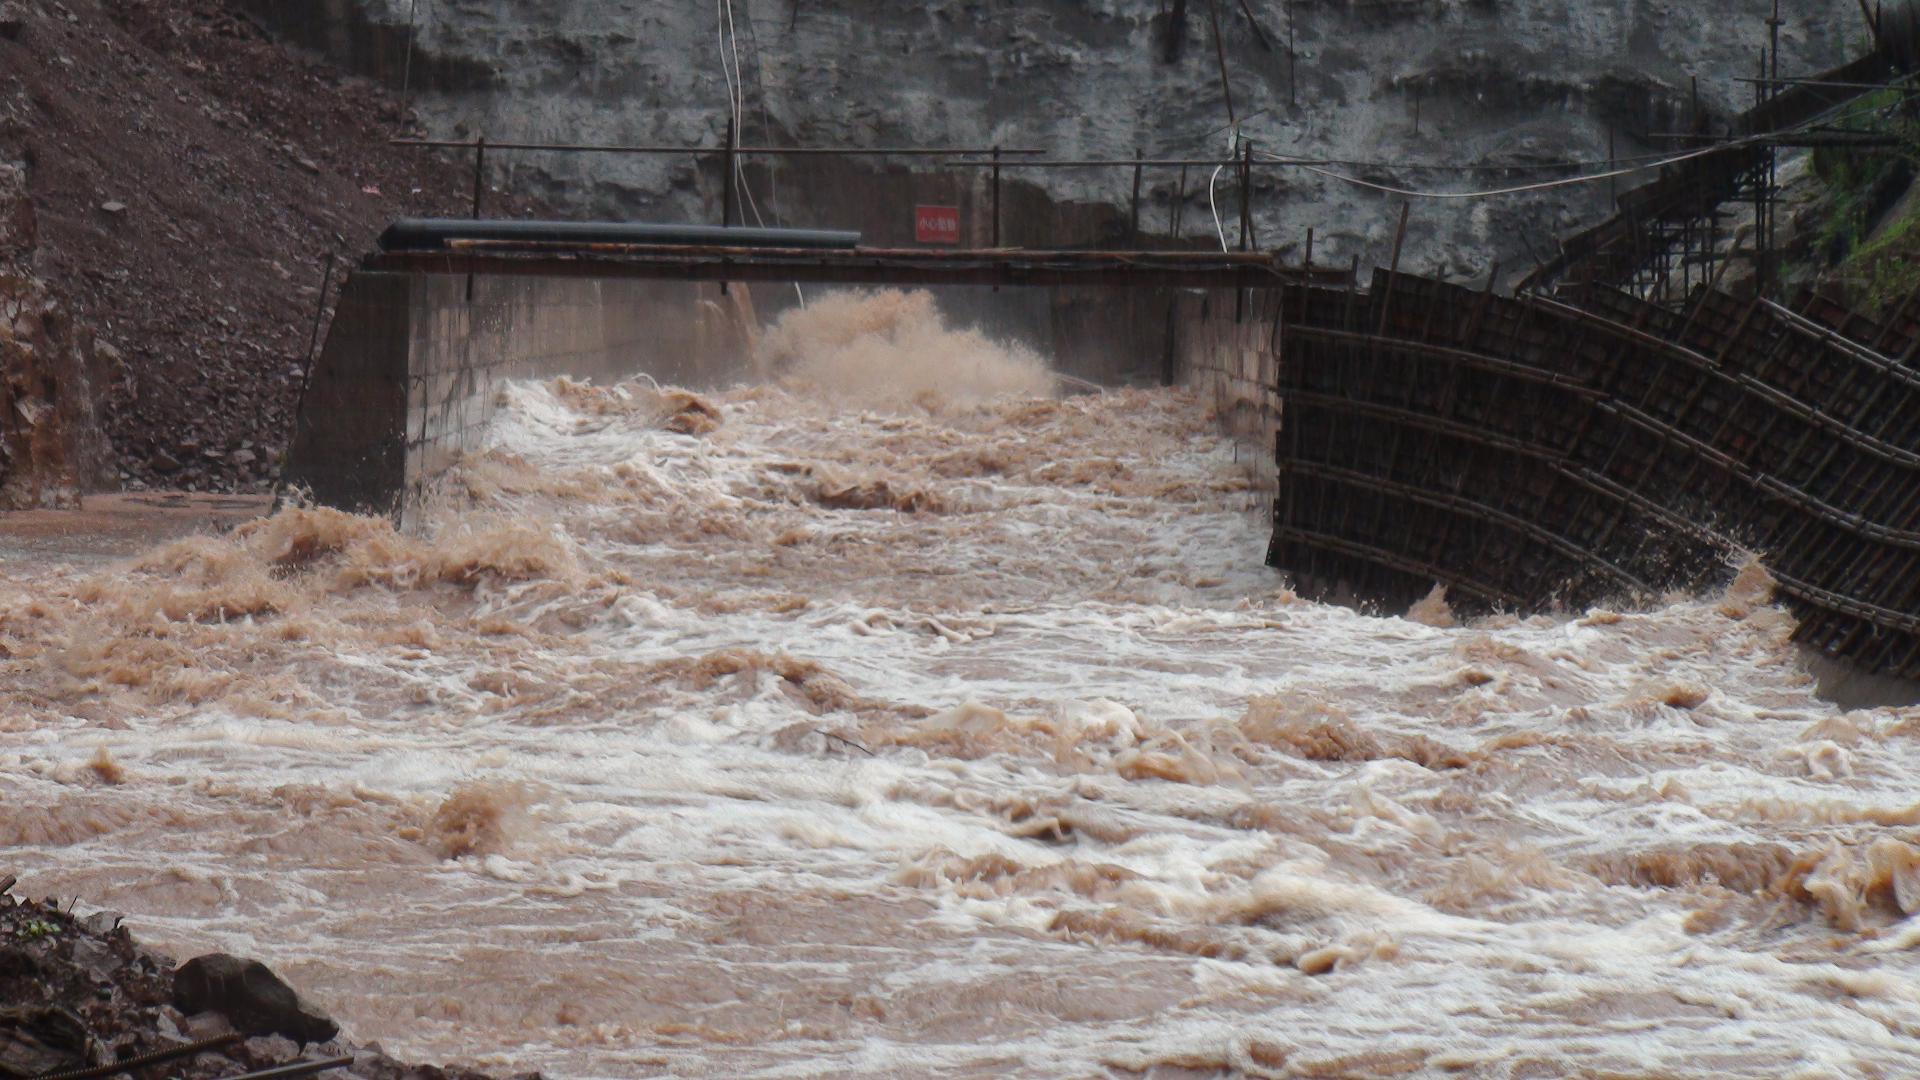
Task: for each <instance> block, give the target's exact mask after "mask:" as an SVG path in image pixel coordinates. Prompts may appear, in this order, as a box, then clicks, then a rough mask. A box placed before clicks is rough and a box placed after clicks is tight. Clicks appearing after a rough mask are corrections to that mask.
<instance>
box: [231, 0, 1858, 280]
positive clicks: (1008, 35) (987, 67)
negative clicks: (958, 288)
mask: <svg viewBox="0 0 1920 1080" xmlns="http://www.w3.org/2000/svg"><path fill="white" fill-rule="evenodd" d="M241 2H243V3H246V4H247V5H248V6H249V8H251V9H253V10H255V11H258V12H259V13H260V15H261V17H262V18H263V19H266V20H268V21H269V22H270V23H271V24H272V25H273V26H275V27H276V28H277V29H278V30H279V31H280V32H283V33H286V34H288V35H291V36H294V37H296V38H298V39H300V40H303V41H309V42H312V43H314V44H315V45H317V46H322V47H326V48H329V49H331V50H333V51H334V53H335V55H337V56H340V57H342V58H343V60H344V61H346V62H349V63H352V64H354V65H357V66H358V67H359V68H360V69H361V70H366V71H373V72H377V73H380V74H382V75H383V76H384V77H388V78H392V79H393V80H394V81H396V82H397V81H399V79H400V78H401V77H402V68H403V67H404V66H405V65H406V64H407V60H406V54H405V49H404V48H403V47H402V46H403V44H404V41H405V38H406V36H407V34H408V27H409V25H410V23H411V24H412V25H413V26H414V27H415V30H414V35H415V36H416V38H417V42H418V45H417V51H416V54H415V55H414V56H413V57H412V60H411V79H412V84H413V86H414V88H415V90H416V92H417V93H419V94H420V100H421V112H422V115H423V117H425V118H426V119H427V120H428V121H429V122H430V126H431V127H432V129H433V130H434V132H435V133H436V134H440V135H459V134H485V135H487V136H488V137H489V138H491V139H495V140H502V139H528V140H540V141H559V142H566V141H591V142H612V143H666V144H679V145H686V144H695V143H699V144H706V145H718V144H719V143H720V141H721V138H722V132H723V131H724V126H725V118H726V115H727V112H728V100H729V94H728V89H727V85H728V76H727V75H726V74H725V73H724V72H725V71H726V70H727V69H728V68H730V65H731V64H732V62H733V58H734V57H733V52H734V49H733V46H732V45H731V44H729V45H728V46H727V47H725V48H724V49H723V47H722V44H721V41H722V38H721V23H722V22H723V21H724V20H725V19H726V18H727V17H728V15H729V13H730V17H731V22H732V25H733V28H734V31H735V33H734V37H735V39H737V48H738V59H739V67H740V71H741V75H742V78H741V80H740V81H741V83H742V84H743V86H744V91H745V107H744V110H743V113H744V119H745V124H744V128H743V130H744V132H745V141H746V142H747V143H749V144H753V143H759V142H763V141H765V142H772V143H776V144H777V143H785V142H789V141H791V142H798V143H805V144H815V145H851V146H887V145H921V146H926V145H943V144H945V145H952V144H971V145H975V146H983V145H993V144H1000V145H1005V146H1010V147H1015V146H1025V147H1039V148H1044V149H1046V150H1049V151H1051V152H1054V153H1058V154H1061V155H1068V156H1083V155H1084V156H1092V157H1119V158H1125V157H1131V156H1132V155H1133V153H1134V151H1135V150H1136V149H1138V150H1142V151H1144V152H1145V153H1146V154H1147V155H1148V156H1150V157H1151V156H1160V155H1177V156H1186V155H1209V156H1213V155H1219V154H1221V153H1223V152H1224V151H1225V150H1226V145H1227V144H1226V135H1225V130H1226V128H1227V125H1228V106H1227V103H1226V100H1225V95H1224V94H1223V92H1222V89H1221V80H1220V65H1219V62H1218V60H1217V58H1216V50H1215V38H1214V34H1213V30H1212V28H1211V27H1212V21H1211V19H1210V16H1209V12H1210V10H1213V9H1212V7H1211V6H1210V5H1206V4H1201V3H1198V2H1195V3H1186V2H1184V0H1172V2H1167V0H1163V2H1161V3H1157V4H1156V3H1141V2H1137V0H1129V2H1125V3H1122V2H1118V0H1091V2H1089V0H1074V2H1071V3H1069V2H1065V0H1034V2H1026V3H1007V2H1005V0H998V2H991V3H981V2H979V0H930V2H926V3H915V4H899V3H876V2H874V0H858V2H851V3H836V4H819V3H803V2H801V0H792V2H778V3H776V2H773V0H730V2H729V3H727V4H726V5H715V4H636V3H633V2H632V0H566V2H562V3H549V4H527V3H523V2H520V0H460V2H458V3H451V4H447V3H436V4H414V3H412V2H411V0H341V2H340V3H336V4H329V5H312V4H286V3H281V2H278V0H241ZM1773 6H1774V0H1729V2H1725V3H1712V4H1707V3H1690V2H1677V0H1575V2H1568V0H1499V2H1497V3H1496V2H1494V0H1342V2H1339V3H1325V2H1318V3H1316V2H1305V0H1303V2H1301V3H1298V4H1295V3H1290V2H1286V0H1253V2H1252V3H1248V4H1244V5H1243V4H1232V3H1225V2H1222V3H1219V4H1218V5H1217V12H1218V19H1219V25H1220V28H1221V34H1220V40H1222V41H1223V42H1224V44H1225V54H1226V60H1225V62H1226V67H1227V69H1228V72H1229V78H1230V84H1231V86H1232V93H1233V112H1234V114H1235V115H1236V116H1237V117H1239V118H1240V119H1241V120H1242V121H1243V122H1244V123H1245V131H1246V133H1247V135H1248V137H1249V138H1251V139H1253V140H1255V141H1256V143H1257V147H1258V149H1259V150H1260V151H1270V152H1272V153H1275V154H1280V155H1286V156H1290V157H1303V158H1309V159H1319V160H1327V159H1333V160H1336V161H1339V162H1342V163H1343V164H1340V165H1337V166H1335V168H1337V169H1338V170H1340V171H1343V172H1347V173H1351V174H1355V175H1358V176H1361V177H1363V178H1366V179H1369V180H1373V181H1376V182H1379V183H1383V184H1386V185H1389V186H1402V187H1412V188H1421V189H1435V188H1439V189H1447V190H1466V189H1484V188H1497V187H1505V186H1511V185H1517V184H1524V183H1527V182H1530V181H1533V180H1537V179H1539V178H1540V177H1541V176H1542V175H1555V174H1553V173H1545V174H1543V173H1542V172H1541V171H1539V170H1537V169H1530V168H1529V167H1530V166H1537V165H1539V164H1542V163H1549V162H1557V161H1566V160H1586V161H1593V160H1596V159H1602V160H1603V159H1605V158H1606V157H1607V156H1608V144H1609V135H1610V132H1612V133H1613V135H1614V138H1613V141H1614V143H1615V151H1616V153H1618V154H1619V155H1621V156H1630V155H1634V154H1644V153H1648V152H1653V151H1658V150H1661V149H1665V148H1669V147H1671V146H1673V145H1674V143H1673V142H1672V141H1671V140H1666V139H1658V138H1654V137H1653V136H1657V135H1660V134H1662V133H1673V132H1676V131H1679V130H1682V129H1683V127H1682V126H1683V125H1685V124H1686V123H1688V121H1689V120H1690V117H1689V116H1688V115H1687V113H1688V112H1689V111H1690V108H1691V106H1690V102H1691V95H1692V87H1693V82H1692V80H1693V78H1694V77H1696V76H1697V77H1698V83H1699V93H1700V97H1701V100H1702V103H1703V105H1704V107H1705V108H1706V109H1707V110H1709V111H1710V112H1711V113H1712V114H1713V115H1716V116H1719V117H1725V116H1728V115H1731V114H1733V113H1735V112H1738V111H1739V110H1741V109H1744V108H1746V107H1747V106H1749V105H1751V104H1752V102H1753V88H1752V86H1751V85H1749V84H1746V83H1742V82H1739V81H1737V78H1738V77H1741V76H1748V75H1751V74H1752V73H1753V71H1754V66H1755V63H1756V58H1757V55H1758V50H1759V49H1760V48H1761V47H1762V46H1763V45H1764V44H1766V43H1767V40H1768V32H1767V27H1766V24H1765V21H1764V20H1765V19H1766V17H1767V15H1768V14H1769V12H1771V11H1772V10H1773ZM1783 14H1784V15H1785V17H1786V22H1785V24H1784V25H1783V26H1782V27H1781V58H1780V70H1781V72H1782V73H1783V74H1784V73H1791V74H1807V73H1812V72H1817V71H1822V70H1826V69H1827V68H1830V67H1831V66H1833V65H1834V64H1836V63H1838V62H1840V61H1841V60H1843V59H1844V58H1845V57H1847V56H1848V55H1850V54H1852V53H1854V52H1856V51H1858V50H1859V49H1860V48H1861V47H1863V46H1864V41H1865V33H1864V29H1863V23H1862V21H1861V17H1860V11H1859V7H1858V5H1857V4H1856V3H1855V0H1806V2H1803V3H1796V4H1792V5H1789V6H1788V7H1786V8H1784V9H1783ZM1249 15H1250V16H1251V18H1249ZM1290 22H1291V24H1292V25H1291V27H1290V26H1289V24H1290ZM1256 28H1257V29H1256ZM1290 30H1291V40H1292V43H1293V44H1292V54H1291V55H1290V54H1289V44H1288V42H1289V32H1290ZM1170 54H1171V59H1170V58H1169V56H1170ZM723 65H724V66H723ZM1355 162H1361V163H1389V164H1392V163H1404V162H1419V163H1432V162H1443V163H1456V164H1461V165H1468V166H1477V165H1481V164H1484V163H1487V162H1498V163H1502V164H1514V165H1517V166H1519V167H1520V168H1519V170H1518V171H1510V172H1499V171H1492V172H1473V173H1460V172H1432V171H1425V170H1419V169H1403V168H1391V167H1384V166H1382V165H1378V164H1353V163H1355ZM831 167H832V166H831V164H830V163H812V162H801V161H793V162H790V163H788V164H787V165H785V166H783V167H782V168H783V170H784V171H783V173H782V176H781V177H780V178H779V180H780V185H782V186H784V187H785V188H786V190H787V193H788V196H789V198H788V199H786V200H781V199H780V198H779V188H778V187H776V185H774V184H770V183H765V182H762V183H760V184H758V185H757V191H758V196H759V198H760V199H761V200H762V201H763V203H772V204H775V205H777V207H778V210H779V211H780V213H781V215H782V216H783V217H784V218H785V219H787V220H789V221H791V222H792V223H794V224H800V225H832V224H836V223H838V222H849V221H859V220H860V214H861V213H862V210H863V207H862V206H860V205H858V203H859V202H860V201H861V200H863V199H866V198H868V197H869V196H868V195H866V194H865V193H862V192H861V191H860V190H859V185H854V184H844V183H843V184H842V185H841V186H842V187H843V188H844V189H845V190H846V195H845V197H843V198H841V199H840V200H838V201H837V202H836V200H835V199H834V198H833V197H832V193H831V192H820V191H818V190H817V188H818V187H819V185H807V184H806V179H805V177H804V176H803V175H801V170H804V169H814V170H819V169H827V168H831ZM496 175H497V176H498V178H499V179H500V180H501V182H502V183H503V184H504V185H506V186H509V187H510V188H512V189H514V190H525V191H532V192H541V193H551V194H553V195H554V197H556V198H561V199H566V200H570V201H571V202H572V203H573V204H575V205H579V206H581V207H583V208H585V209H589V210H591V211H593V212H596V213H620V214H633V215H637V216H642V217H651V218H662V219H674V218H686V217H692V216H710V215H711V214H712V213H714V212H715V209H716V208H717V206H718V205H719V190H720V189H719V177H720V175H721V174H720V170H719V169H717V168H715V167H713V165H712V163H711V162H708V163H705V164H702V163H700V162H695V161H693V160H691V159H689V158H687V157H644V158H611V157H606V156H601V155H592V156H567V155H559V154H524V155H512V156H505V155H503V156H502V158H501V159H500V163H499V171H498V172H497V174H496ZM972 175H973V177H974V178H975V182H976V183H982V182H984V181H983V180H982V179H981V174H980V173H979V172H978V171H977V170H976V171H975V172H974V173H973V174H972ZM1008 176H1009V178H1010V179H1012V178H1037V179H1039V180H1041V181H1042V182H1043V183H1044V184H1045V185H1046V186H1047V188H1048V189H1049V190H1050V191H1051V192H1053V193H1054V195H1055V196H1056V197H1057V198H1061V199H1090V198H1091V199H1100V200H1105V201H1108V202H1111V203H1115V204H1120V205H1124V204H1125V203H1126V202H1127V201H1128V200H1129V199H1130V197H1131V181H1132V178H1131V170H1130V169H1125V168H1117V169H1109V170H1062V171H1056V172H1050V173H1034V172H1031V171H1022V170H1019V169H1010V170H1009V171H1008ZM1207 181H1208V175H1207V172H1206V171H1205V170H1196V171H1195V173H1194V174H1193V175H1190V176H1188V178H1187V181H1186V186H1185V211H1184V216H1185V226H1184V231H1185V232H1186V233H1187V234H1188V235H1190V236H1192V235H1197V234H1201V233H1204V234H1205V235H1206V236H1207V237H1209V238H1211V237H1212V236H1213V232H1214V230H1213V219H1212V214H1211V212H1210V209H1209V204H1208V191H1207ZM802 186H812V187H814V188H816V191H815V192H813V193H812V195H813V196H814V197H810V198H809V199H807V200H805V201H804V202H803V201H802V200H800V199H797V198H793V197H792V196H793V195H794V189H796V188H798V187H802ZM1622 186H1623V187H1625V186H1631V181H1623V182H1622ZM1145 187H1146V191H1145V197H1146V203H1147V206H1146V212H1145V213H1144V214H1143V218H1144V224H1145V226H1146V227H1147V228H1149V229H1155V230H1157V229H1162V228H1164V226H1165V223H1166V222H1167V221H1168V217H1169V213H1170V211H1171V208H1172V202H1173V199H1174V196H1175V195H1176V193H1177V192H1178V191H1179V176H1178V171H1177V170H1160V171H1155V172H1149V173H1148V175H1147V176H1146V184H1145ZM1218 194H1219V198H1220V213H1221V214H1222V216H1223V217H1225V218H1226V219H1227V220H1228V221H1229V222H1231V221H1232V218H1233V216H1234V213H1235V208H1236V207H1237V206H1238V203H1237V196H1236V195H1235V194H1234V189H1233V184H1232V177H1231V175H1230V174H1228V175H1225V176H1222V177H1221V181H1220V187H1219V191H1218ZM1608 194H1609V187H1608V185H1606V184H1591V185H1587V186H1584V187H1578V188H1558V189H1553V190H1549V191H1545V192H1539V193H1535V194H1531V195H1524V196H1515V197H1511V198H1503V199H1500V200H1496V201H1490V202H1477V201H1468V200H1459V201H1419V202H1417V203H1416V206H1415V213H1414V215H1413V220H1412V224H1411V228H1410V231H1409V235H1408V242H1407V262H1408V265H1409V266H1411V267H1413V268H1417V269H1421V270H1426V271H1438V272H1442V273H1452V274H1455V275H1467V276H1472V275H1477V274H1479V273H1482V272H1484V271H1485V270H1486V268H1487V267H1488V265H1489V263H1490V262H1491V261H1492V260H1495V259H1499V260H1502V262H1503V265H1505V266H1506V267H1507V268H1508V269H1509V270H1512V269H1515V268H1523V267H1525V266H1527V265H1530V263H1531V261H1532V259H1531V255H1532V254H1533V253H1531V252H1529V250H1528V248H1527V246H1526V244H1527V242H1528V241H1529V240H1531V242H1532V243H1533V244H1534V245H1535V246H1536V248H1538V249H1539V251H1540V252H1544V251H1545V250H1546V248H1547V246H1548V245H1550V244H1551V243H1552V238H1553V237H1554V236H1556V235H1560V234H1563V233H1565V232H1568V231H1571V230H1572V229H1574V228H1576V227H1579V226H1581V225H1585V224H1588V223H1591V222H1592V221H1595V220H1598V219H1599V218H1600V217H1603V216H1604V215H1605V213H1606V211H1607V209H1608V204H1607V199H1608ZM893 201H896V202H898V203H899V204H900V207H899V211H898V215H897V216H898V217H899V218H900V219H901V220H902V221H904V220H905V218H906V215H907V213H908V209H907V207H908V206H909V205H910V202H911V200H910V198H908V197H904V196H898V197H896V198H895V199H894V200H893ZM1399 202H1400V199H1399V197H1397V196H1394V195H1391V194H1385V193H1381V192H1377V191H1369V190H1366V189H1363V188H1358V187H1354V186H1350V185H1347V184H1345V183H1341V182H1338V181H1335V180H1332V179H1330V178H1328V177H1326V176H1323V175H1319V174H1315V173H1311V172H1307V171H1304V170H1299V169H1289V170H1273V171H1263V172H1261V173H1260V174H1259V178H1258V180H1257V183H1256V196H1255V206H1256V210H1257V218H1258V221H1259V229H1258V238H1259V240H1260V241H1261V243H1262V245H1263V246H1268V247H1282V248H1286V247H1292V246H1295V245H1299V244H1300V243H1301V242H1302V241H1303V240H1304V237H1305V233H1306V230H1307V229H1308V228H1309V227H1312V228H1314V229H1316V230H1317V241H1316V251H1317V253H1318V254H1319V255H1321V256H1323V257H1325V258H1327V259H1329V260H1331V261H1338V262H1344V261H1346V260H1347V259H1348V258H1349V257H1350V256H1355V255H1358V256H1360V257H1361V258H1362V260H1363V261H1375V262H1384V261H1385V260H1386V256H1387V251H1388V248H1389V246H1390V244H1391V241H1392V235H1393V228H1394V223H1395V220H1396V216H1397V211H1398V208H1399V205H1398V204H1399ZM763 209H766V210H768V211H769V212H771V210H772V207H770V206H763ZM1230 235H1231V232H1230ZM1059 239H1060V240H1062V241H1067V240H1071V239H1075V238H1072V237H1066V236H1061V237H1059ZM1078 239H1079V240H1080V242H1085V239H1086V238H1085V237H1080V238H1078Z"/></svg>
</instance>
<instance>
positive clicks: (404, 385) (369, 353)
mask: <svg viewBox="0 0 1920 1080" xmlns="http://www.w3.org/2000/svg"><path fill="white" fill-rule="evenodd" d="M752 321H753V320H752V310H751V301H750V299H749V294H748V293H747V291H746V290H745V289H744V288H741V287H737V286H736V287H735V288H733V289H732V290H729V291H728V292H724V293H723V292H722V291H721V289H720V287H719V286H717V285H708V284H685V283H677V282H655V281H590V280H579V279H559V278H522V277H476V278H473V279H471V282H469V279H468V278H467V277H464V276H459V275H452V274H395V273H379V272H367V271H361V272H357V273H355V274H353V275H352V276H351V277H349V278H348V279H347V282H346V284H345V286H344V287H343V288H342V291H341V295H340V302H339V306H338V308H337V309H336V314H335V316H334V321H333V324H332V327H331V329H330V330H329V332H328V334H327V343H326V347H325V349H324V350H323V351H322V353H321V355H320V359H319V361H318V362H317V364H316V365H315V367H314V371H313V374H312V376H311V379H310V382H309V385H308V388H307V392H306V395H305V397H304V399H303V400H302V403H301V409H300V416H299V421H298V428H297V430H296V432H295V435H294V441H293V447H292V451H291V454H290V457H289V459H288V465H287V473H286V482H287V484H288V485H289V486H292V487H295V488H304V489H306V490H307V491H308V492H310V493H311V496H312V497H313V499H314V500H315V501H317V502H320V503H323V504H326V505H330V506H338V507H342V508H344V509H350V510H355V511H361V512H371V513H381V514H399V515H400V516H401V517H402V518H405V517H406V516H407V511H408V510H409V509H410V508H411V507H413V506H416V505H417V504H418V500H419V497H420V495H422V494H423V493H424V492H425V491H426V490H427V488H428V487H430V486H431V484H432V483H433V481H434V480H435V479H437V478H438V477H439V476H440V475H441V474H442V473H444V472H445V471H446V470H447V468H448V466H450V465H451V464H453V462H455V461H456V460H458V459H459V457H460V455H462V454H464V453H468V452H471V451H475V450H478V449H480V448H481V446H482V445H483V444H484V441H485V433H486V427H487V423H488V421H489V420H491V419H492V416H493V411H494V408H495V404H496V401H497V399H498V396H499V389H500V387H499V384H500V382H501V381H502V380H506V379H512V378H528V377H539V376H553V375H570V376H573V377H576V378H583V379H584V378H595V379H602V380H605V379H612V378H620V377H624V376H627V375H631V374H634V373H636V372H646V373H648V374H651V375H653V376H654V377H655V378H657V379H659V380H661V381H662V382H674V383H679V384H682V385H690V386H701V385H710V384H712V383H715V382H718V381H722V380H725V379H728V378H731V377H732V376H734V375H735V374H737V373H738V371H739V369H740V365H741V364H742V363H743V362H744V360H745V358H746V357H747V356H748V355H749V352H750V350H749V348H748V345H747V337H748V334H749V329H748V328H749V327H750V326H751V325H752Z"/></svg>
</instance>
